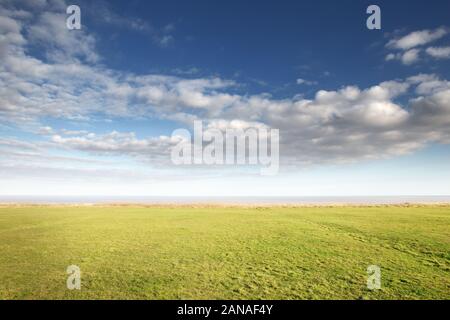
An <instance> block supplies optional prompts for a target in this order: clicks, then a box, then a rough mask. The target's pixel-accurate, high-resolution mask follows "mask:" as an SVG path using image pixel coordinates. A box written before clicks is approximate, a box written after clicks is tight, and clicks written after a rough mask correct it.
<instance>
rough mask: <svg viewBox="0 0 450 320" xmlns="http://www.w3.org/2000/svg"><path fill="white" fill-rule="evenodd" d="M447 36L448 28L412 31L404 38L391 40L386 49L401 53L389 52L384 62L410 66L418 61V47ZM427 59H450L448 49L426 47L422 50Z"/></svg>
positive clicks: (420, 50) (419, 49)
mask: <svg viewBox="0 0 450 320" xmlns="http://www.w3.org/2000/svg"><path fill="white" fill-rule="evenodd" d="M447 34H448V28H444V27H441V28H438V29H435V30H421V31H414V32H411V33H409V34H407V35H406V36H403V37H400V38H395V39H391V40H390V41H389V42H388V43H387V44H386V47H387V48H389V49H396V50H400V51H401V52H391V53H389V54H387V55H386V57H385V60H386V61H392V60H398V61H401V63H402V64H404V65H411V64H414V63H417V62H418V61H420V54H421V52H422V49H421V48H417V47H419V46H424V45H426V44H428V43H431V42H433V41H435V40H438V39H440V38H442V37H444V36H445V35H447ZM424 51H425V52H426V53H427V54H428V56H429V57H432V58H435V59H445V58H449V57H450V47H428V48H426V49H425V50H424Z"/></svg>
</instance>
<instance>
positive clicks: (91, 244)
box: [0, 206, 450, 299]
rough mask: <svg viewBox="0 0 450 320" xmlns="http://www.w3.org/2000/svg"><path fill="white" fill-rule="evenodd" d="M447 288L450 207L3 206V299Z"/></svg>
mask: <svg viewBox="0 0 450 320" xmlns="http://www.w3.org/2000/svg"><path fill="white" fill-rule="evenodd" d="M69 265H77V266H79V267H80V268H81V272H82V274H81V283H82V284H81V286H82V287H81V290H79V291H78V290H68V289H67V287H66V279H67V277H68V275H67V274H66V268H67V267H68V266H69ZM369 265H378V266H380V267H381V273H382V274H381V286H382V287H381V289H380V290H374V291H370V290H368V289H367V286H366V281H367V273H366V269H367V267H368V266H369ZM448 298H450V206H373V207H298V208H294V207H207V206H205V207H199V208H196V207H187V206H186V207H163V206H161V207H144V206H141V207H139V206H110V207H106V206H103V207H101V206H78V207H75V206H60V207H57V206H53V207H52V206H29V207H27V206H17V207H14V206H3V207H1V208H0V299H448Z"/></svg>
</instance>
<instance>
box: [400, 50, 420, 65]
mask: <svg viewBox="0 0 450 320" xmlns="http://www.w3.org/2000/svg"><path fill="white" fill-rule="evenodd" d="M419 53H420V50H419V49H411V50H408V51H406V52H405V53H403V54H402V56H401V59H400V60H401V61H402V63H403V64H405V65H410V64H413V63H415V62H417V61H419Z"/></svg>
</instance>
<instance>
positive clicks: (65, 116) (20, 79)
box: [0, 0, 450, 196]
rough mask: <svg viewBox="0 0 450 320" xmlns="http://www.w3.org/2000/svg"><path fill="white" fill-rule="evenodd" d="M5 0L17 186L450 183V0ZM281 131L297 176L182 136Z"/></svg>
mask: <svg viewBox="0 0 450 320" xmlns="http://www.w3.org/2000/svg"><path fill="white" fill-rule="evenodd" d="M75 3H76V4H77V5H79V7H80V8H81V26H82V27H81V30H68V29H67V27H66V18H67V14H66V8H67V6H68V4H67V3H65V2H64V1H63V0H37V1H31V0H14V1H12V0H11V1H10V0H2V1H1V2H0V195H139V196H141V195H154V196H161V195H166V196H180V195H183V196H193V195H195V196H209V195H214V196H225V195H252V196H255V195H260V196H267V195H272V196H282V195H286V196H310V195H318V196H319V195H322V196H326V195H448V194H450V183H449V181H450V145H449V143H450V81H449V80H450V24H449V21H450V20H449V17H450V16H449V12H450V2H448V1H433V2H432V4H431V3H430V2H429V1H414V2H412V1H378V2H377V4H378V5H379V6H380V8H381V19H382V20H381V30H368V29H367V27H366V19H367V17H368V15H367V14H366V8H367V6H368V5H369V4H371V3H369V2H364V1H358V2H355V1H317V0H316V1H301V2H300V1H281V2H280V1H258V4H257V5H256V4H255V3H254V2H253V1H247V2H244V1H221V2H220V3H219V2H218V1H179V2H178V1H177V2H175V1H133V0H131V1H75V2H71V3H70V4H75ZM194 120H202V121H203V123H204V124H205V125H206V126H209V127H216V128H220V129H224V128H236V127H237V128H250V127H259V126H264V127H268V128H274V129H279V131H280V162H281V166H280V171H279V173H278V174H277V175H275V176H261V175H260V174H259V170H255V168H253V167H250V166H219V167H217V166H211V167H208V166H206V167H205V166H184V167H183V166H181V167H180V166H175V165H173V164H172V163H171V161H170V150H171V148H172V147H173V146H174V145H175V144H176V143H178V140H177V139H176V138H174V137H172V132H173V131H174V130H175V129H179V128H185V129H188V130H191V129H192V124H193V121H194Z"/></svg>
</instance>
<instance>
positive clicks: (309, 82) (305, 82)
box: [297, 78, 317, 86]
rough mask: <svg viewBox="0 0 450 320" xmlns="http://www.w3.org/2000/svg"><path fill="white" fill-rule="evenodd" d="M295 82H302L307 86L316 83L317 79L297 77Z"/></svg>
mask: <svg viewBox="0 0 450 320" xmlns="http://www.w3.org/2000/svg"><path fill="white" fill-rule="evenodd" d="M297 84H304V85H307V86H312V85H316V84H317V81H310V80H305V79H302V78H298V79H297Z"/></svg>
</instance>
